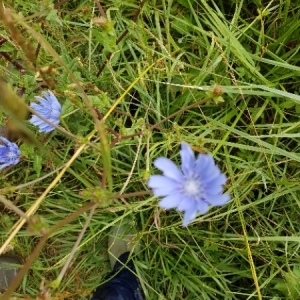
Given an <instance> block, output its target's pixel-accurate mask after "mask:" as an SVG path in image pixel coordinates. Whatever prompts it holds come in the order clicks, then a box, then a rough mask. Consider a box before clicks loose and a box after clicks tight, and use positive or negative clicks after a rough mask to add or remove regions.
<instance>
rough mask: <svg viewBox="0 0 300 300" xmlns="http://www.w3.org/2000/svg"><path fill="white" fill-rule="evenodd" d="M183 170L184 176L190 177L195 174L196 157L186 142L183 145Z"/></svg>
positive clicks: (181, 153)
mask: <svg viewBox="0 0 300 300" xmlns="http://www.w3.org/2000/svg"><path fill="white" fill-rule="evenodd" d="M180 155H181V169H182V172H183V174H184V175H186V176H188V175H189V174H191V172H193V170H194V167H195V155H194V152H193V150H192V148H191V147H190V145H189V144H188V143H186V142H182V143H181V151H180Z"/></svg>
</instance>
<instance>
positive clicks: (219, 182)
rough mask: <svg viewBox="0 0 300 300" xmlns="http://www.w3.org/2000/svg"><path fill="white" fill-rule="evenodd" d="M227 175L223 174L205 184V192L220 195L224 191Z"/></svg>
mask: <svg viewBox="0 0 300 300" xmlns="http://www.w3.org/2000/svg"><path fill="white" fill-rule="evenodd" d="M226 180H227V178H226V176H225V175H224V174H221V175H220V176H218V177H217V178H215V179H213V180H212V181H210V182H206V184H205V192H206V193H209V194H213V195H218V194H220V193H222V191H223V185H224V184H225V183H226Z"/></svg>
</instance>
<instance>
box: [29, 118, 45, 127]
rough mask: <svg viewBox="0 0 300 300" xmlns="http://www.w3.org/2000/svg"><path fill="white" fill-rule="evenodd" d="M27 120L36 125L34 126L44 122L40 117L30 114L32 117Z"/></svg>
mask: <svg viewBox="0 0 300 300" xmlns="http://www.w3.org/2000/svg"><path fill="white" fill-rule="evenodd" d="M29 122H30V123H31V124H33V125H36V126H40V125H42V124H44V123H45V122H44V121H43V120H42V119H40V118H39V117H37V116H32V117H31V118H30V120H29Z"/></svg>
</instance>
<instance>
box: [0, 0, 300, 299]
mask: <svg viewBox="0 0 300 300" xmlns="http://www.w3.org/2000/svg"><path fill="white" fill-rule="evenodd" d="M63 2H64V1H61V3H60V4H59V5H57V6H56V7H55V9H53V5H52V1H31V2H30V3H29V2H27V1H19V0H18V1H5V5H6V7H10V8H11V9H12V11H14V12H15V13H16V14H18V17H19V22H18V25H17V26H16V24H17V22H14V23H13V24H8V23H7V22H5V21H3V19H2V21H1V23H0V35H1V38H0V40H2V42H1V45H0V52H1V53H3V52H5V54H6V56H3V55H2V56H1V59H0V72H1V74H2V77H3V79H4V80H5V81H6V82H7V83H8V84H9V85H10V87H11V88H12V90H13V92H14V93H17V94H21V95H22V99H23V100H24V101H25V102H26V103H27V104H28V103H29V102H30V101H31V100H32V99H33V97H34V96H35V95H38V94H39V93H40V91H42V90H47V89H48V88H49V89H51V90H52V91H54V92H55V94H56V96H57V98H58V99H59V100H60V102H61V103H62V105H63V115H62V122H61V126H62V127H63V128H64V129H65V130H66V132H65V133H64V132H61V131H58V130H55V131H54V132H53V133H52V134H51V135H50V136H45V135H43V134H39V133H38V132H37V130H36V129H35V128H34V127H33V126H31V125H30V124H29V123H28V122H27V121H25V124H26V126H27V127H28V128H29V129H30V130H31V131H32V132H33V133H34V135H35V137H36V140H37V141H40V142H41V143H42V145H43V146H42V147H41V148H39V147H37V146H36V145H35V144H33V142H28V139H27V140H26V139H25V140H24V139H21V138H20V139H19V145H20V147H21V151H22V155H23V157H22V160H21V162H20V163H19V164H18V165H16V166H14V167H12V168H8V169H5V170H3V171H1V173H0V183H1V186H0V188H1V190H0V191H1V195H2V196H3V197H5V198H6V199H8V200H10V201H11V202H13V204H14V205H15V206H17V207H18V208H19V209H21V210H22V211H24V212H25V211H27V210H28V209H32V208H33V207H35V208H36V209H37V211H36V214H37V215H39V216H42V217H43V218H44V221H45V222H46V223H47V224H48V225H47V226H49V228H51V227H52V226H55V225H57V224H60V225H59V226H57V227H58V228H56V229H55V230H54V232H53V234H52V235H51V237H50V238H49V239H48V240H47V241H45V245H44V246H43V247H42V249H41V252H40V253H39V255H38V256H37V258H35V259H34V262H33V264H32V265H31V267H30V270H29V271H28V273H27V275H25V277H24V279H23V281H22V284H21V285H20V286H19V288H18V289H17V290H16V291H15V295H16V296H18V297H20V298H22V297H23V296H25V295H29V296H30V297H32V298H35V296H36V295H37V294H38V292H39V287H40V283H41V281H42V279H43V278H44V279H45V285H51V286H52V287H53V286H56V288H54V289H52V295H53V297H54V296H56V297H58V298H59V299H60V298H63V299H85V298H86V297H88V295H89V294H90V293H91V291H92V290H93V289H94V288H95V287H96V286H97V285H99V283H100V282H101V280H102V279H103V278H104V277H105V275H106V274H107V273H108V272H109V270H110V266H109V262H108V255H107V237H108V233H109V228H110V227H111V226H112V225H114V224H115V223H116V222H118V220H121V219H122V218H124V217H128V216H129V217H131V218H132V220H133V221H132V224H131V226H134V227H135V226H136V227H138V228H139V229H140V232H139V234H138V236H137V239H136V244H140V245H141V246H142V247H141V253H140V254H139V257H138V258H137V257H134V260H135V263H136V268H137V274H138V276H139V277H140V279H141V282H142V285H143V288H144V291H145V294H146V296H147V299H273V300H275V299H299V298H300V284H299V279H300V268H299V259H300V257H299V242H300V237H299V232H300V223H299V218H300V213H299V211H300V209H299V206H300V201H299V196H300V186H299V162H300V156H299V154H298V153H299V138H300V134H299V126H300V105H299V102H300V96H299V93H300V90H299V82H300V67H299V62H300V53H299V49H300V46H299V42H298V41H299V34H298V33H299V30H298V28H299V25H300V24H299V22H300V21H299V14H300V10H299V8H300V1H263V2H262V1H247V2H246V1H216V2H213V1H205V0H203V1H201V0H199V1H193V0H180V1H150V0H149V1H146V2H145V4H144V6H143V7H142V10H141V12H140V14H139V15H138V18H137V20H136V21H133V20H134V17H135V16H136V15H137V12H138V7H139V3H140V2H139V1H119V0H112V1H104V2H103V3H101V4H102V5H103V9H104V11H105V12H106V14H107V16H108V18H109V22H108V23H107V24H106V26H104V27H101V26H99V25H97V24H93V22H92V20H93V18H96V17H100V16H101V14H100V12H99V9H98V5H97V1H96V4H95V3H94V2H93V1H69V2H66V3H63ZM22 17H23V18H22ZM96 23H97V20H96ZM12 30H13V31H12ZM125 30H128V34H127V35H126V36H125V37H124V38H123V39H122V40H121V41H120V42H119V43H118V44H116V41H117V39H118V38H119V37H120V36H121V34H122V32H124V31H125ZM16 32H18V34H16ZM3 38H5V41H4V40H3ZM22 40H24V41H25V42H26V43H27V44H26V43H25V44H24V43H23V44H22ZM28 44H30V45H31V48H32V49H34V52H32V51H31V52H30V48H28V47H27V45H28ZM36 49H39V51H38V54H37V55H36V52H35V51H36ZM109 53H112V54H111V55H109ZM107 57H109V60H108V62H107V63H106V65H105V66H104V65H103V64H104V63H105V61H106V58H107ZM16 61H17V62H18V63H19V64H20V65H21V66H22V67H23V69H24V72H23V71H22V72H20V68H19V69H18V67H16V66H15V65H14V64H13V62H16ZM101 66H103V68H101ZM99 70H100V71H99ZM98 73H100V74H99V76H97V75H98ZM217 86H219V87H220V89H221V90H222V92H223V95H222V98H223V99H224V102H218V101H216V97H217V96H218V95H216V94H214V93H213V91H214V89H215V88H216V87H217ZM213 98H214V99H213ZM5 99H7V97H4V96H3V95H2V96H0V101H1V102H2V103H4V102H3V101H5ZM198 102H199V105H196V104H195V105H194V106H193V107H192V108H190V109H188V106H189V105H192V104H194V103H198ZM6 104H7V103H6ZM8 106H9V105H8ZM91 106H95V107H97V109H98V112H100V113H101V114H102V115H103V116H105V117H104V120H103V121H102V122H101V123H100V124H99V121H96V117H97V115H96V112H95V110H93V109H92V110H91V109H90V108H91ZM9 107H10V106H9ZM7 116H8V114H7V111H6V112H4V111H3V113H1V115H0V121H1V123H2V124H5V122H6V121H7ZM19 130H20V129H18V130H17V131H15V132H14V133H13V135H14V137H16V136H17V138H18V137H20V132H19ZM116 133H117V135H116ZM138 133H141V134H138ZM135 134H136V135H135ZM116 137H118V139H116ZM181 141H187V142H188V143H190V144H191V145H192V146H193V149H194V150H195V151H196V152H203V153H211V154H212V155H213V156H214V158H215V160H216V162H217V163H218V165H219V166H220V168H221V169H222V171H223V172H225V173H226V175H227V176H228V182H227V185H226V189H227V191H228V193H230V194H231V195H232V200H231V201H230V202H229V203H228V204H227V205H226V206H224V207H222V208H212V209H211V210H210V211H209V212H208V213H207V214H206V215H202V216H200V215H198V216H197V218H196V220H195V221H194V222H192V224H190V225H189V226H188V227H187V228H183V227H182V225H181V223H182V215H181V214H180V213H178V212H177V211H176V210H170V211H163V210H161V209H160V208H159V207H158V206H157V200H158V199H156V198H155V197H154V196H151V195H149V194H146V195H145V193H144V191H147V190H148V188H147V185H146V182H147V176H149V174H158V170H156V169H155V168H154V166H153V164H152V162H153V160H154V159H155V158H157V157H159V156H167V157H168V158H170V159H173V160H174V161H176V162H178V163H180V159H179V152H178V151H179V146H180V142H181ZM108 145H111V147H108ZM78 151H79V152H78ZM77 154H78V155H77ZM66 164H67V168H66V169H63V167H64V166H66ZM53 171H54V172H53ZM60 172H61V173H60ZM47 174H48V176H47ZM45 191H46V192H45ZM139 192H140V193H139ZM111 193H113V194H119V193H122V194H125V196H124V198H125V199H124V200H122V199H115V200H110V201H109V202H108V203H103V202H101V199H103V195H107V194H111ZM129 193H136V194H135V196H133V197H129V198H126V194H129ZM91 200H92V201H98V202H99V205H98V206H97V207H96V208H95V210H94V212H93V214H92V215H90V211H91V210H90V209H86V211H84V212H82V213H80V214H79V216H76V217H75V218H74V219H72V220H70V221H68V220H66V218H67V217H68V216H71V215H72V214H73V213H75V212H76V211H78V210H79V209H81V208H83V207H84V206H85V205H87V204H89V203H90V201H91ZM37 201H39V202H40V203H38V204H37ZM106 204H108V205H106ZM1 205H2V204H1ZM0 209H1V220H0V240H1V244H2V243H4V242H5V241H6V240H7V239H8V238H9V237H12V240H11V241H10V243H9V244H10V247H12V248H13V250H12V251H11V252H12V253H16V254H18V255H20V256H21V257H23V259H24V260H27V259H28V258H29V257H30V256H31V255H32V253H37V252H36V250H35V249H36V247H37V245H38V242H39V241H40V239H41V237H40V235H36V234H29V233H28V231H27V230H26V227H24V226H23V227H22V228H21V229H20V230H18V231H17V234H16V235H15V236H12V235H11V231H10V230H11V228H12V227H13V226H14V224H16V223H17V221H18V219H19V217H18V215H16V214H15V213H14V212H13V211H11V210H9V209H7V208H4V206H3V205H2V206H1V207H0ZM90 217H91V220H90V221H89V218H90ZM63 220H66V221H65V222H64V221H63ZM59 222H62V223H59ZM86 222H88V228H87V230H86V232H85V233H84V234H83V237H82V239H81V241H80V244H79V246H78V247H77V249H76V251H75V253H73V254H72V260H71V265H70V266H69V268H68V269H67V271H66V273H65V274H64V276H63V278H62V280H61V281H60V283H59V284H57V278H58V276H59V274H60V272H61V270H62V268H63V267H64V265H65V263H66V260H67V258H68V257H69V255H70V253H71V251H72V247H73V245H74V243H75V242H76V240H77V238H78V236H79V235H80V233H81V232H82V230H83V227H84V225H85V224H86ZM43 226H45V225H44V224H42V227H43ZM31 257H33V256H31Z"/></svg>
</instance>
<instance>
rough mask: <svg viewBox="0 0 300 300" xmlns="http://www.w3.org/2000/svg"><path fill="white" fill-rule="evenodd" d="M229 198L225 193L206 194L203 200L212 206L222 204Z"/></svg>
mask: <svg viewBox="0 0 300 300" xmlns="http://www.w3.org/2000/svg"><path fill="white" fill-rule="evenodd" d="M229 200H230V196H229V195H227V194H222V195H206V197H205V201H207V202H208V203H209V204H211V205H214V206H222V205H224V204H226V203H227V202H228V201H229Z"/></svg>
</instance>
